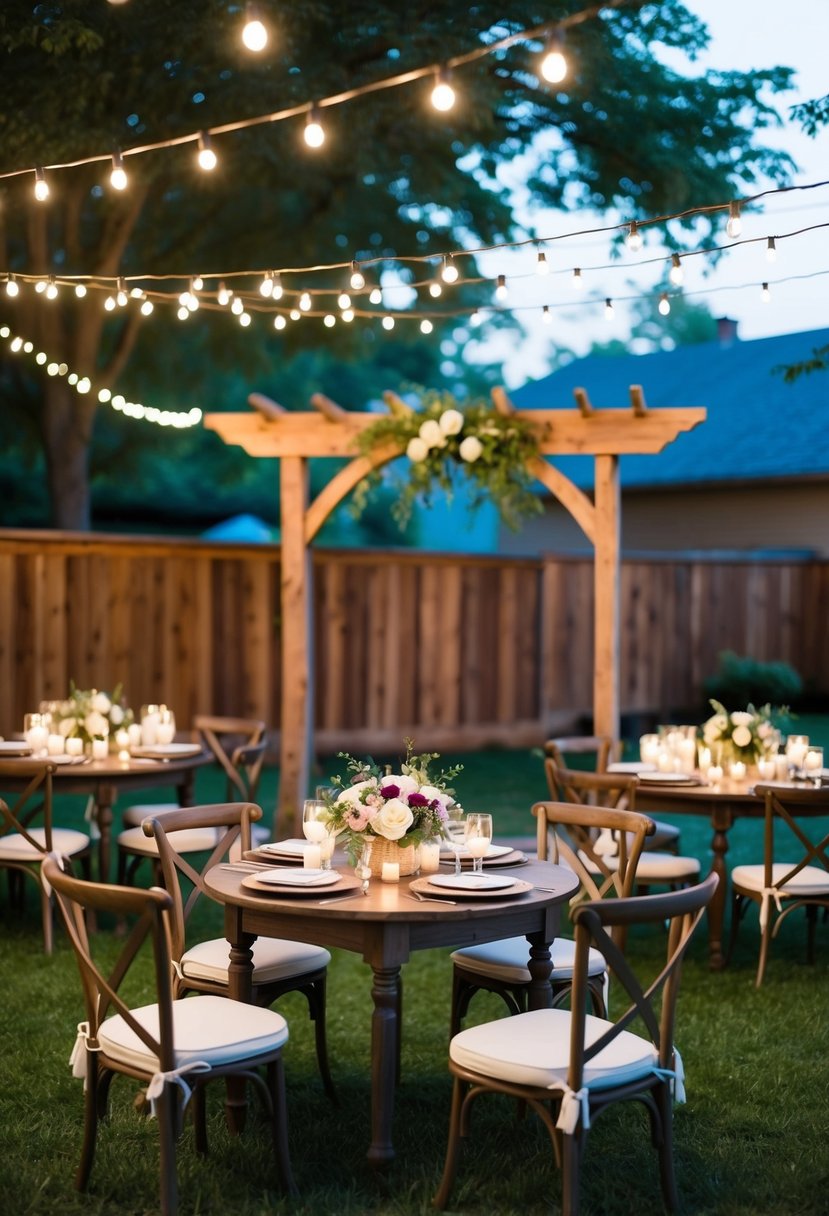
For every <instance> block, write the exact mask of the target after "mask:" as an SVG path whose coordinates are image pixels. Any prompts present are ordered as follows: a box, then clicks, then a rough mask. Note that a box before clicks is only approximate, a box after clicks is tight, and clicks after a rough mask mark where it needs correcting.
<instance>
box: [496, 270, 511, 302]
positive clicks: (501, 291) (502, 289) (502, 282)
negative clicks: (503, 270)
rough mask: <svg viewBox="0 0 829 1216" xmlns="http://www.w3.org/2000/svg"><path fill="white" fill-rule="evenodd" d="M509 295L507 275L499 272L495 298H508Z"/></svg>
mask: <svg viewBox="0 0 829 1216" xmlns="http://www.w3.org/2000/svg"><path fill="white" fill-rule="evenodd" d="M508 295H509V292H508V291H507V276H506V275H505V274H499V275H498V278H497V279H496V280H495V299H496V300H506V298H507V296H508Z"/></svg>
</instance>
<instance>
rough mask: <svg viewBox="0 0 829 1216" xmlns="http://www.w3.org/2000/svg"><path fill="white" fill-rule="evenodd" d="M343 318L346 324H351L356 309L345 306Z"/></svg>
mask: <svg viewBox="0 0 829 1216" xmlns="http://www.w3.org/2000/svg"><path fill="white" fill-rule="evenodd" d="M342 320H343V321H345V322H346V324H350V323H351V322H352V321H353V320H354V309H353V308H344V309H343V312H342Z"/></svg>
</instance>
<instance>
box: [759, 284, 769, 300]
mask: <svg viewBox="0 0 829 1216" xmlns="http://www.w3.org/2000/svg"><path fill="white" fill-rule="evenodd" d="M760 299H761V300H762V301H763V303H764V304H770V303H771V292H770V291H769V285H768V283H764V284H763V286H762V288H761V290H760Z"/></svg>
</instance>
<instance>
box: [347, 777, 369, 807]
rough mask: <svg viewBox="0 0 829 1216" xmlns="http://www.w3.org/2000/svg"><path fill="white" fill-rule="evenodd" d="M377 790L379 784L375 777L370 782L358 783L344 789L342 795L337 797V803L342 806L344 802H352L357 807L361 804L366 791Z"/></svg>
mask: <svg viewBox="0 0 829 1216" xmlns="http://www.w3.org/2000/svg"><path fill="white" fill-rule="evenodd" d="M376 789H377V782H376V781H375V780H374V778H373V777H372V778H371V779H370V780H369V781H356V782H355V783H354V785H349V786H347V787H346V789H344V790H343V791H342V793H341V794H338V795H337V802H338V803H340V804H342V803H344V802H350V803H352V804H354V805H357V803H359V802H361V798H360V795H361V794H362V793H363V791H364V790H376Z"/></svg>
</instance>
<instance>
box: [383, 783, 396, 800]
mask: <svg viewBox="0 0 829 1216" xmlns="http://www.w3.org/2000/svg"><path fill="white" fill-rule="evenodd" d="M380 793H381V794H382V795H383V797H384V798H399V797H400V786H399V785H395V784H394V783H393V782H392V783H390V784H389V785H381V786H380Z"/></svg>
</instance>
